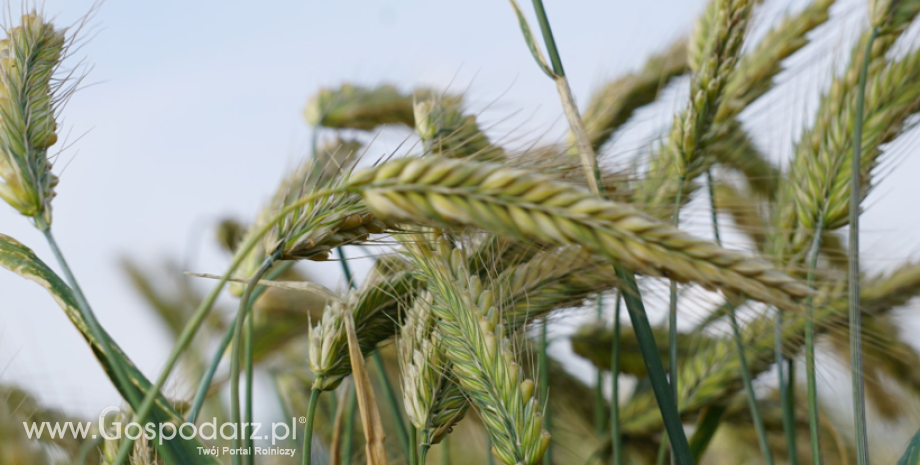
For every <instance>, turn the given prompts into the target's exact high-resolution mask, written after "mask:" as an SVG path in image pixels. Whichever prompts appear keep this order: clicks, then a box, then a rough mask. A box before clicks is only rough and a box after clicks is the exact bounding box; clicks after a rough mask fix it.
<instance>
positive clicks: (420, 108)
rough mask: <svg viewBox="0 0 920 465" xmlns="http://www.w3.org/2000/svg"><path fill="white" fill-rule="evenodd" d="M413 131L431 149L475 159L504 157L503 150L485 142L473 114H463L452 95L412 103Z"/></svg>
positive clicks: (487, 140) (457, 100)
mask: <svg viewBox="0 0 920 465" xmlns="http://www.w3.org/2000/svg"><path fill="white" fill-rule="evenodd" d="M415 131H416V132H417V133H418V135H419V137H421V139H422V141H423V142H424V143H425V147H426V150H427V151H429V152H431V153H439V154H444V155H445V156H449V157H454V158H465V157H471V158H473V159H476V160H479V161H498V160H501V159H503V158H505V153H504V150H502V149H501V148H500V147H496V146H494V145H492V143H491V142H489V139H488V138H487V137H486V135H485V134H484V133H483V132H482V130H481V129H479V124H478V123H477V122H476V117H475V116H473V115H464V114H463V113H462V111H461V108H460V100H459V99H458V98H456V97H441V96H432V97H430V98H428V99H426V100H418V101H417V102H416V104H415Z"/></svg>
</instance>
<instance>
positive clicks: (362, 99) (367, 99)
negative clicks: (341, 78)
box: [304, 84, 433, 131]
mask: <svg viewBox="0 0 920 465" xmlns="http://www.w3.org/2000/svg"><path fill="white" fill-rule="evenodd" d="M414 94H415V96H416V97H417V98H419V99H425V98H429V97H431V96H432V95H433V92H431V91H430V90H427V89H419V90H416V91H415V92H414ZM412 100H413V96H412V95H407V94H403V93H402V92H400V91H399V90H398V89H397V88H396V87H393V86H389V85H382V86H379V87H375V88H366V87H360V86H353V85H351V84H343V85H342V86H341V87H340V88H338V89H322V90H320V91H319V92H318V93H317V94H316V95H315V96H314V97H313V98H312V99H310V101H309V103H307V107H306V108H305V109H304V117H305V118H306V120H307V122H308V123H310V124H311V125H313V126H325V127H328V128H338V129H360V130H364V131H370V130H373V129H375V128H377V127H379V126H382V125H385V124H401V125H404V126H409V127H410V128H411V127H414V126H415V121H414V110H413V108H412V103H413V102H412Z"/></svg>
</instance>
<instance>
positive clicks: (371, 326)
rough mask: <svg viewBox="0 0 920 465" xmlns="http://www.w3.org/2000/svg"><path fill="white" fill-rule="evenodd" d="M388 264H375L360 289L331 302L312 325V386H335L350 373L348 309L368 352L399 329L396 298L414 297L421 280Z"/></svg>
mask: <svg viewBox="0 0 920 465" xmlns="http://www.w3.org/2000/svg"><path fill="white" fill-rule="evenodd" d="M385 267H386V265H384V266H383V267H378V268H375V271H374V272H373V273H372V275H371V276H369V277H368V279H367V280H366V281H365V283H364V284H363V285H362V286H361V288H360V289H358V290H357V291H351V292H350V293H349V294H348V295H347V296H346V297H345V298H344V299H342V300H340V301H333V302H331V303H329V304H328V305H327V306H326V309H325V310H324V311H323V316H322V319H321V320H320V321H319V323H318V324H317V325H316V326H312V327H311V328H310V331H309V333H308V335H307V340H308V344H309V347H310V354H309V361H310V369H311V370H313V374H314V383H313V387H315V388H317V389H320V390H323V391H328V390H332V389H335V388H336V387H337V386H338V385H339V384H340V383H341V382H342V379H344V378H345V377H346V376H348V375H349V374H351V358H350V357H349V355H348V339H347V337H346V334H345V326H344V325H345V323H344V321H345V320H344V318H345V315H346V310H349V311H350V312H351V315H352V316H353V317H354V320H355V331H356V333H357V336H358V343H359V345H360V347H361V352H362V353H363V354H364V355H365V356H367V355H368V354H370V353H371V352H373V351H374V350H376V349H377V344H379V343H380V342H383V341H384V340H386V339H388V338H390V337H392V336H393V334H395V333H396V328H397V326H398V325H399V321H400V315H399V311H398V310H399V302H398V300H396V299H399V298H402V299H411V298H413V297H414V295H415V293H416V292H417V291H418V284H419V283H418V281H416V280H415V279H413V278H412V276H411V275H410V273H408V272H406V271H400V272H395V273H393V272H388V271H387V268H385Z"/></svg>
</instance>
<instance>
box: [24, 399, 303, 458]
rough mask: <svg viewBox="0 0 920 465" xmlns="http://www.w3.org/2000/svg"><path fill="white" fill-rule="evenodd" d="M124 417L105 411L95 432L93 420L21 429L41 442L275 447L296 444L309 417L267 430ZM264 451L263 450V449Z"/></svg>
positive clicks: (259, 452)
mask: <svg viewBox="0 0 920 465" xmlns="http://www.w3.org/2000/svg"><path fill="white" fill-rule="evenodd" d="M111 414H115V418H116V420H113V421H109V422H107V421H106V418H107V417H108V416H109V415H111ZM122 417H123V415H122V414H121V412H120V411H119V409H118V408H117V407H108V408H106V409H105V410H103V411H102V413H101V414H100V415H99V421H98V423H97V425H96V429H94V428H93V423H92V422H90V421H87V422H72V421H67V422H62V423H59V422H49V421H45V422H40V423H38V422H32V423H29V422H25V421H24V422H22V426H23V427H24V428H25V431H26V435H27V436H28V437H29V439H41V438H43V437H45V435H46V434H47V435H48V436H49V437H50V438H51V439H58V438H61V439H63V438H67V437H72V438H74V439H87V438H92V439H98V437H99V436H101V437H102V438H103V439H106V440H119V439H123V438H127V439H130V440H133V441H136V440H138V439H141V438H144V439H146V440H147V441H149V442H158V443H159V444H160V445H162V444H163V442H164V441H169V440H172V439H175V438H177V437H180V438H182V439H186V440H191V439H202V440H206V441H213V440H216V439H217V438H218V437H220V438H221V439H223V440H225V441H232V440H234V439H241V438H249V439H252V440H253V441H267V440H270V441H271V445H273V446H274V445H276V444H278V442H280V441H286V440H291V441H296V440H297V425H298V423H299V424H303V423H305V422H306V418H304V417H300V418H291V421H290V423H287V422H276V423H272V424H271V425H270V426H269V427H268V428H263V424H262V423H240V424H236V423H230V422H226V423H222V424H218V423H217V418H212V420H211V421H206V422H204V423H201V424H200V425H198V424H195V423H191V422H184V423H182V424H179V425H176V424H174V423H152V422H148V423H145V424H144V425H141V424H139V423H137V422H128V423H123V422H121V421H118V419H119V418H122ZM199 449H202V450H201V451H199V452H201V453H203V454H208V455H220V452H224V453H225V454H231V455H236V454H247V453H249V451H237V450H230V448H227V447H224V448H222V449H227V450H222V449H217V448H208V447H204V448H199ZM254 449H255V450H254V451H252V453H253V454H255V455H262V454H264V455H288V451H290V453H291V454H293V451H294V450H293V449H280V450H278V449H272V450H268V449H267V448H259V447H256V448H254ZM260 449H262V450H260Z"/></svg>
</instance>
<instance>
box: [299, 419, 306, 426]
mask: <svg viewBox="0 0 920 465" xmlns="http://www.w3.org/2000/svg"><path fill="white" fill-rule="evenodd" d="M300 424H301V425H305V424H307V417H300Z"/></svg>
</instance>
